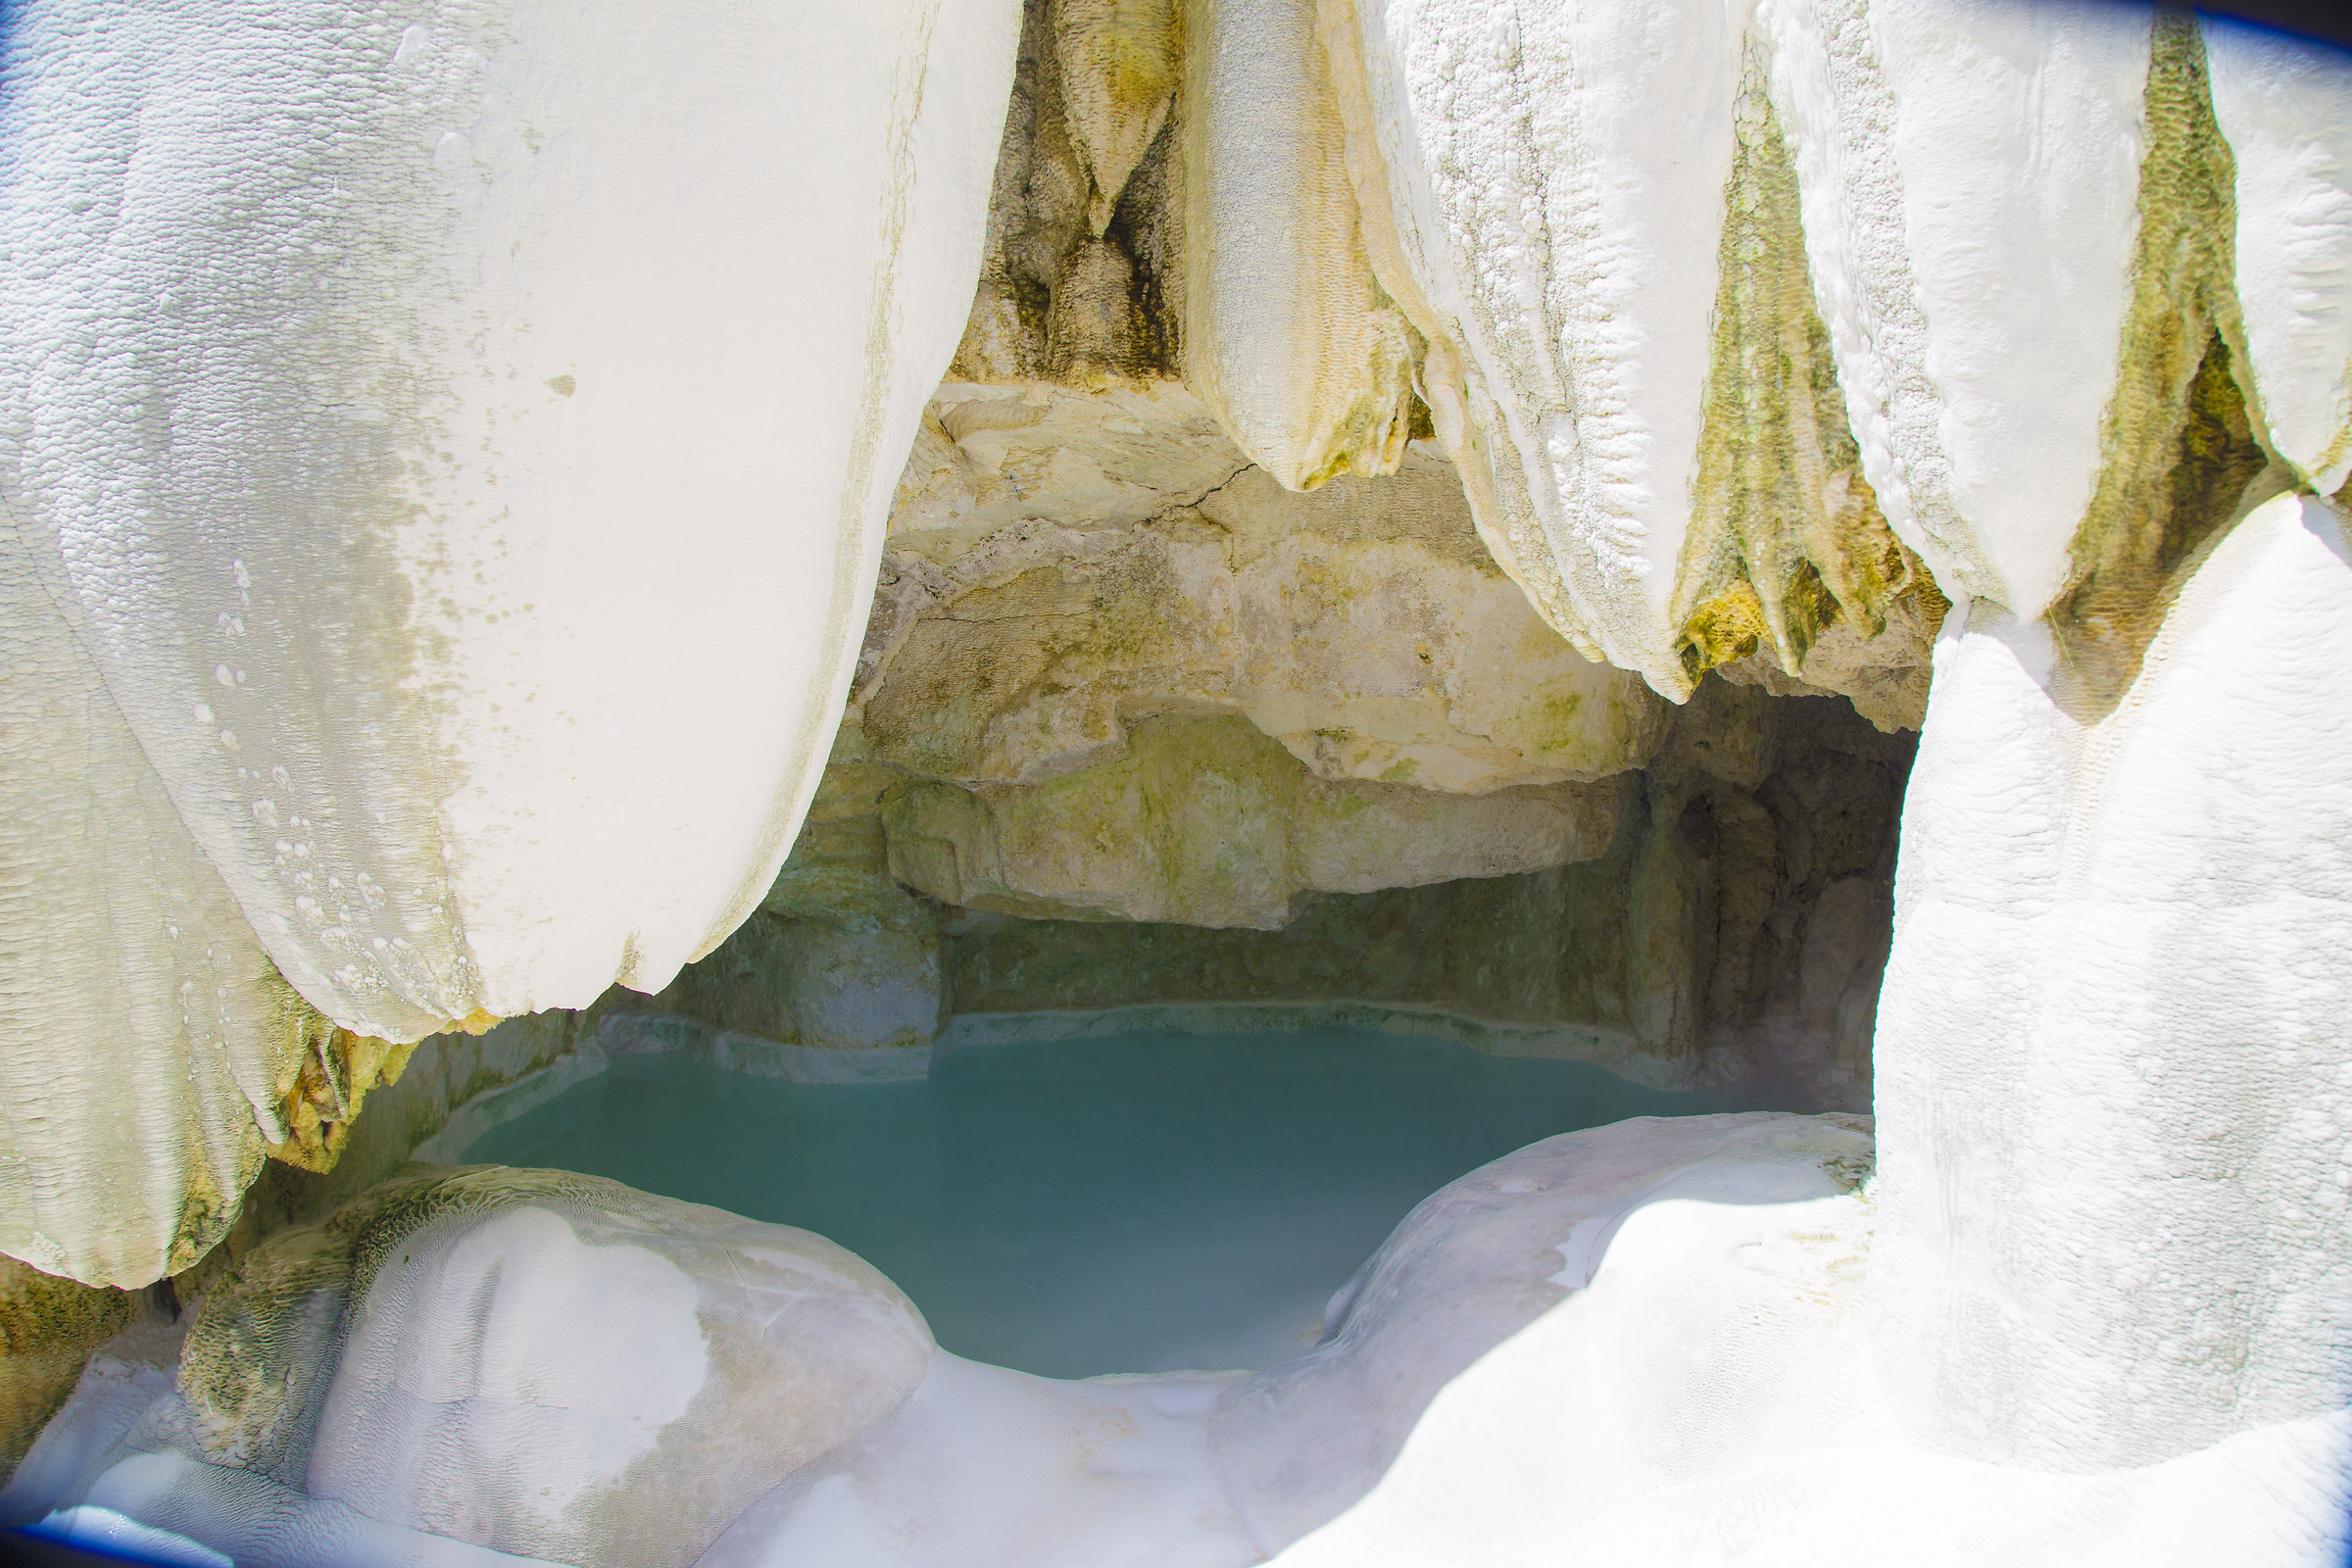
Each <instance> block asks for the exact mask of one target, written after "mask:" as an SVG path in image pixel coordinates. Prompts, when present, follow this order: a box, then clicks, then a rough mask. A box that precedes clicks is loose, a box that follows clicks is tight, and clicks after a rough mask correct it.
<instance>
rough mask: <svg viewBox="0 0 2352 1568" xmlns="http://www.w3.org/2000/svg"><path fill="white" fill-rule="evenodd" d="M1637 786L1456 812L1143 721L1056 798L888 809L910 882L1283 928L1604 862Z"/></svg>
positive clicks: (940, 800)
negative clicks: (1352, 903) (1385, 894)
mask: <svg viewBox="0 0 2352 1568" xmlns="http://www.w3.org/2000/svg"><path fill="white" fill-rule="evenodd" d="M1630 783H1631V780H1630V779H1627V778H1625V777H1623V776H1622V775H1620V776H1619V777H1618V778H1616V779H1613V780H1610V781H1608V782H1605V783H1601V784H1592V785H1575V784H1558V785H1551V786H1549V787H1538V788H1520V789H1507V790H1496V791H1493V792H1490V793H1487V794H1483V795H1472V796H1462V795H1450V794H1442V793H1439V792H1437V791H1432V790H1420V789H1413V788H1411V787H1409V786H1401V785H1382V784H1374V783H1356V782H1354V781H1352V780H1350V781H1347V782H1341V783H1333V782H1329V781H1326V780H1324V779H1320V778H1317V777H1315V776H1314V775H1313V774H1311V773H1309V772H1307V770H1306V769H1305V768H1304V767H1302V766H1300V765H1299V761H1298V760H1296V759H1295V758H1293V757H1292V756H1291V755H1290V754H1289V753H1287V752H1286V751H1284V750H1283V749H1282V748H1281V747H1279V746H1277V745H1275V744H1274V742H1272V741H1271V740H1269V739H1268V738H1267V737H1266V736H1265V735H1263V734H1261V733H1260V732H1259V731H1258V730H1256V729H1255V728H1253V727H1252V726H1251V725H1250V724H1249V723H1248V722H1247V721H1245V720H1241V719H1238V718H1203V717H1189V716H1179V715H1176V714H1165V715H1161V716H1158V717H1155V718H1151V719H1145V720H1141V721H1139V722H1138V723H1136V724H1135V725H1134V727H1133V728H1132V729H1131V730H1130V732H1129V735H1128V744H1127V747H1126V750H1125V752H1124V754H1123V755H1121V756H1119V757H1117V758H1115V759H1113V760H1109V761H1104V762H1099V763H1096V764H1095V765H1094V766H1092V767H1087V768H1083V769H1080V770H1079V771H1077V772H1074V773H1068V774H1064V775H1063V776H1062V777H1060V778H1057V779H1054V780H1053V781H1051V782H1049V783H1045V784H1035V785H983V786H981V787H980V788H979V789H978V790H976V791H974V790H963V789H958V788H956V786H954V785H950V784H917V785H913V786H910V787H908V788H907V789H904V790H901V791H898V792H896V793H894V794H893V795H892V796H891V797H890V798H889V799H888V800H887V801H886V803H885V805H884V808H883V822H884V824H885V826H886V827H887V829H888V831H889V835H890V865H891V871H892V874H893V875H895V876H897V877H898V878H899V879H900V880H901V881H902V882H904V883H906V884H907V886H909V887H911V888H914V889H917V890H918V891H920V892H923V893H927V894H929V895H930V896H931V897H933V898H935V899H938V900H939V901H941V902H942V903H945V904H953V905H958V906H961V907H965V908H971V909H993V910H996V911H998V912H1000V913H1005V914H1022V915H1030V916H1035V917H1043V918H1055V917H1059V918H1073V917H1074V918H1079V919H1088V918H1094V919H1121V920H1157V921H1175V922H1177V923H1179V924H1183V925H1197V926H1255V927H1259V928H1261V929H1274V928H1277V927H1280V926H1282V925H1284V924H1286V923H1287V922H1288V921H1289V919H1290V917H1291V907H1292V902H1293V900H1294V899H1295V898H1296V897H1297V896H1298V895H1299V894H1300V893H1305V892H1323V893H1370V892H1373V891H1375V890H1377V889H1380V888H1389V887H1418V886H1421V885H1423V884H1426V883H1431V882H1450V881H1453V880H1456V879H1458V878H1461V877H1495V876H1507V875H1510V874H1511V873H1514V872H1520V871H1534V870H1541V869H1544V868H1545V867H1547V866H1555V865H1569V864H1573V863H1574V862H1576V861H1578V860H1590V859H1595V858H1599V857H1600V856H1601V855H1602V854H1604V853H1605V852H1606V851H1607V849H1608V846H1609V844H1610V842H1611V841H1612V840H1613V839H1614V838H1615V837H1616V833H1617V826H1618V821H1619V819H1620V818H1621V817H1622V816H1623V814H1624V809H1625V806H1626V803H1627V799H1628V796H1629V794H1630V790H1629V789H1628V788H1627V787H1626V786H1627V785H1629V784H1630Z"/></svg>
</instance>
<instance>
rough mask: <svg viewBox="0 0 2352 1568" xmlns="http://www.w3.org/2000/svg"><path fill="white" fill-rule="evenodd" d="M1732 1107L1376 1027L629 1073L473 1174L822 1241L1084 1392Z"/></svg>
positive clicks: (1267, 1320)
mask: <svg viewBox="0 0 2352 1568" xmlns="http://www.w3.org/2000/svg"><path fill="white" fill-rule="evenodd" d="M1742 1108H1746V1106H1745V1104H1744V1103H1743V1102H1742V1101H1741V1100H1740V1097H1739V1096H1738V1095H1737V1094H1736V1093H1735V1092H1731V1091H1708V1092H1701V1093H1695V1094H1670V1093H1665V1092H1662V1091H1658V1090H1651V1089H1644V1088H1642V1087H1640V1086H1639V1085H1636V1084H1632V1083H1629V1082H1627V1081H1626V1080H1624V1079H1622V1078H1618V1077H1616V1076H1615V1075H1613V1074H1611V1073H1608V1072H1604V1071H1602V1070H1601V1069H1599V1068H1597V1067H1593V1066H1590V1065H1587V1064H1585V1063H1582V1062H1571V1061H1531V1060H1516V1059H1510V1058H1505V1057H1498V1056H1492V1055H1488V1054H1484V1053H1481V1052H1477V1051H1472V1050H1469V1049H1468V1048H1465V1047H1461V1046H1456V1045H1453V1044H1450V1043H1448V1042H1445V1041H1438V1040H1428V1039H1419V1038H1413V1037H1407V1036H1399V1035H1392V1034H1383V1033H1378V1032H1375V1031H1371V1030H1364V1029H1351V1028H1327V1029H1316V1030H1307V1031H1301V1032H1295V1033H1249V1034H1209V1035H1185V1034H1168V1033H1156V1032H1152V1033H1134V1034H1126V1035H1119V1036H1115V1037H1110V1038H1105V1039H1097V1040H1076V1041H1053V1042H1037V1043H1014V1044H993V1045H983V1046H972V1047H968V1048H965V1049H963V1050H960V1051H956V1052H953V1053H951V1054H948V1055H946V1056H945V1057H944V1058H943V1059H942V1060H941V1061H940V1063H939V1066H938V1068H937V1069H936V1070H935V1071H934V1072H933V1074H932V1076H931V1077H930V1078H929V1079H928V1080H927V1081H922V1082H915V1083H897V1084H870V1085H834V1084H796V1083H786V1082H781V1081H778V1080H775V1079H769V1078H758V1077H752V1076H749V1075H747V1074H742V1073H734V1072H727V1071H724V1070H721V1069H718V1068H713V1067H709V1066H705V1065H703V1064H701V1063H699V1062H696V1061H693V1060H691V1059H689V1058H685V1057H678V1056H623V1057H619V1058H617V1059H616V1060H615V1061H614V1062H613V1067H612V1069H611V1070H610V1071H608V1072H606V1073H604V1074H602V1075H600V1076H599V1077H597V1078H594V1079H592V1080H590V1081H589V1082H587V1083H583V1084H579V1085H577V1086H575V1087H573V1088H572V1089H570V1090H569V1091H567V1092H566V1093H564V1095H562V1096H560V1097H558V1098H557V1099H555V1100H553V1101H550V1102H549V1103H547V1104H545V1105H542V1106H540V1107H539V1108H537V1109H535V1110H533V1111H530V1112H529V1113H527V1114H525V1115H523V1116H521V1117H519V1118H517V1119H516V1120H515V1121H512V1122H509V1123H507V1124H506V1125H504V1126H502V1127H498V1128H496V1129H494V1130H492V1131H491V1132H489V1133H488V1134H486V1135H484V1136H483V1137H482V1138H481V1139H479V1140H478V1141H476V1142H475V1143H474V1145H473V1146H472V1147H471V1148H470V1149H469V1150H468V1151H467V1152H466V1160H467V1161H468V1162H498V1163H503V1164H509V1165H533V1166H547V1167H554V1168H558V1169H564V1170H576V1171H584V1172H588V1173H591V1174H594V1175H599V1176H609V1177H612V1178H613V1179H614V1180H616V1181H621V1182H625V1183H627V1184H628V1185H629V1186H631V1187H637V1188H641V1189H643V1190H645V1191H647V1192H653V1193H662V1194H666V1195H668V1196H670V1197H672V1198H682V1199H687V1200H690V1201H694V1202H698V1203H711V1204H715V1205H716V1206H718V1207H720V1208H726V1209H731V1210H733V1211H734V1212H736V1213H739V1214H747V1215H750V1216H752V1217H754V1218H758V1219H764V1220H774V1221H778V1222H780V1223H783V1224H787V1225H798V1226H801V1227H804V1228H805V1229H808V1230H812V1231H815V1232H817V1233H818V1234H820V1235H823V1236H826V1237H830V1238H831V1239H832V1240H834V1241H836V1242H838V1243H840V1244H841V1245H842V1246H844V1247H846V1248H849V1249H850V1250H852V1251H855V1252H857V1253H858V1254H860V1255H861V1256H863V1257H865V1258H866V1259H868V1260H869V1261H870V1262H872V1263H873V1264H874V1266H875V1267H877V1268H879V1269H881V1270H882V1271H883V1272H884V1273H886V1274H888V1275H889V1276H890V1277H891V1278H892V1279H894V1280H896V1281H897V1282H898V1284H899V1286H900V1287H901V1288H902V1289H904V1290H905V1291H906V1292H907V1295H908V1296H910V1297H912V1298H913V1299H914V1300H915V1302H916V1304H917V1305H919V1306H920V1307H921V1308H922V1309H923V1312H924V1315H925V1316H927V1317H928V1318H929V1319H930V1321H931V1327H932V1330H933V1332H934V1333H935V1334H937V1335H938V1337H939V1342H940V1344H941V1345H943V1346H945V1347H946V1348H949V1349H950V1350H953V1351H955V1352H956V1353H957V1354H959V1355H964V1356H969V1357H971V1358H973V1359H975V1360H981V1361H991V1362H995V1363H997V1364H998V1365H1001V1366H1012V1367H1018V1368H1020V1369H1022V1370H1024V1371H1029V1372H1036V1373H1041V1374H1044V1375H1047V1376H1051V1377H1086V1376H1091V1375H1094V1374H1097V1373H1103V1372H1152V1371H1173V1370H1178V1369H1182V1368H1192V1367H1197V1368H1219V1367H1244V1366H1249V1367H1254V1366H1263V1365H1266V1364H1269V1363H1271V1362H1273V1361H1275V1360H1278V1359H1280V1358H1281V1357H1283V1356H1285V1355H1289V1354H1291V1353H1293V1352H1294V1351H1296V1350H1299V1349H1302V1348H1305V1347H1306V1346H1307V1345H1309V1344H1312V1343H1313V1341H1314V1339H1315V1338H1316V1336H1317V1334H1318V1333H1319V1332H1320V1328H1321V1319H1322V1312H1323V1305H1324V1302H1325V1301H1326V1300H1327V1299H1329V1298H1330V1296H1331V1294H1332V1293H1333V1292H1334V1291H1336V1290H1337V1289H1338V1288H1339V1287H1340V1286H1341V1285H1343V1284H1344V1283H1346V1281H1347V1279H1348V1276H1349V1275H1350V1274H1352V1273H1354V1272H1355V1269H1356V1266H1357V1265H1358V1264H1360V1263H1361V1262H1362V1261H1363V1260H1364V1259H1365V1258H1366V1257H1368V1256H1369V1255H1370V1254H1371V1252H1372V1251H1373V1250H1374V1249H1376V1248H1377V1247H1379V1245H1380V1244H1381V1242H1382V1241H1383V1240H1384V1239H1385V1238H1386V1237H1387V1236H1388V1233H1389V1231H1390V1230H1391V1229H1392V1228H1393V1227H1394V1226H1395V1225H1396V1224H1397V1221H1398V1220H1400V1219H1402V1218H1403V1217H1404V1215H1405V1213H1406V1212H1407V1211H1408V1210H1410V1209H1411V1208H1412V1206H1413V1205H1414V1204H1415V1203H1417V1202H1419V1201H1421V1200H1422V1199H1423V1198H1425V1197H1427V1196H1428V1195H1429V1194H1430V1193H1432V1192H1434V1191H1436V1190H1437V1189H1438V1188H1440V1187H1443V1186H1444V1185H1445V1184H1446V1183H1447V1182H1449V1181H1451V1180H1453V1178H1455V1177H1456V1176H1459V1175H1461V1174H1463V1173H1464V1172H1466V1171H1469V1170H1472V1169H1474V1168H1476V1167H1477V1166H1479V1165H1482V1164H1485V1163H1486V1162H1487V1161H1488V1160H1490V1159H1494V1158H1495V1157H1496V1156H1498V1155H1501V1154H1505V1153H1508V1152H1510V1151H1512V1150H1514V1149H1517V1148H1519V1147H1521V1146H1522V1145H1525V1144H1529V1143H1533V1142H1534V1141H1536V1140H1537V1139H1539V1138H1546V1137H1549V1136H1551V1135H1552V1134H1555V1133H1562V1132H1568V1131H1571V1130H1573V1129H1575V1128H1579V1127H1592V1126H1598V1125H1600V1124H1602V1123H1605V1122H1612V1121H1620V1120H1623V1119H1624V1118H1626V1117H1628V1116H1645V1115H1678V1114H1692V1113H1697V1112H1702V1111H1717V1110H1736V1109H1742Z"/></svg>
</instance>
